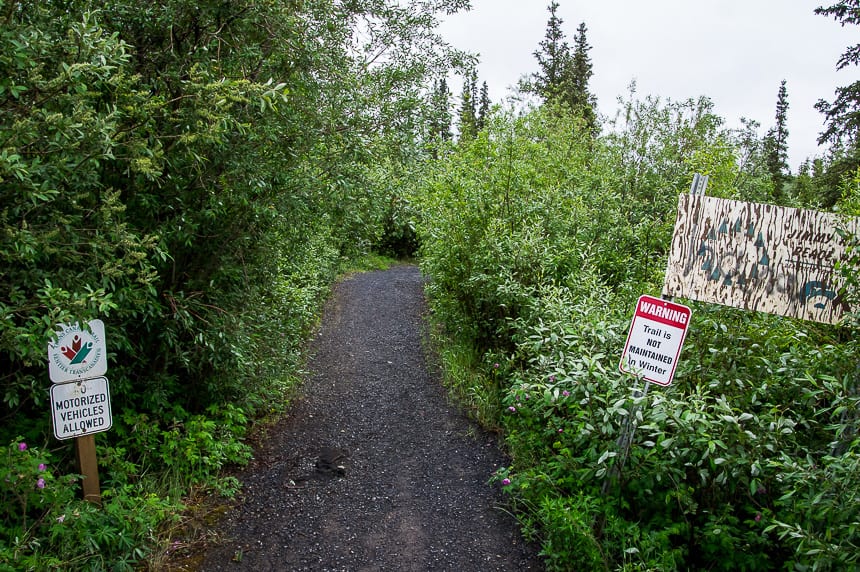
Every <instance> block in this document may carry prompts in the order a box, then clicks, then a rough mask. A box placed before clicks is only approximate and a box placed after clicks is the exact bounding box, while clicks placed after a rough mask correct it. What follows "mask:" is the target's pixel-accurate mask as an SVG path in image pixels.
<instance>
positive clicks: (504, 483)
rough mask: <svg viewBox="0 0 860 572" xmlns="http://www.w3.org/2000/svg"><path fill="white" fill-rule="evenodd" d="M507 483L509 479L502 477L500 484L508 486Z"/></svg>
mask: <svg viewBox="0 0 860 572" xmlns="http://www.w3.org/2000/svg"><path fill="white" fill-rule="evenodd" d="M509 484H511V479H509V478H507V477H505V478H504V479H502V485H503V486H508V485H509Z"/></svg>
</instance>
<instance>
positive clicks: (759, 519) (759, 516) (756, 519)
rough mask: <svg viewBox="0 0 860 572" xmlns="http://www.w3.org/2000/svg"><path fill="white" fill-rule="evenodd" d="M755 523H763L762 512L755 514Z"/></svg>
mask: <svg viewBox="0 0 860 572" xmlns="http://www.w3.org/2000/svg"><path fill="white" fill-rule="evenodd" d="M755 521H756V522H760V521H761V513H760V512H757V513H755Z"/></svg>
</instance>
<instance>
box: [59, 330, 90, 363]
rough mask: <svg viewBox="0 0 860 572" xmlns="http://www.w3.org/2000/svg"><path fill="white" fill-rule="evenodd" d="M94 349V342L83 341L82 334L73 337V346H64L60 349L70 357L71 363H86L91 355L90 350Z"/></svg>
mask: <svg viewBox="0 0 860 572" xmlns="http://www.w3.org/2000/svg"><path fill="white" fill-rule="evenodd" d="M92 350H93V342H87V343H83V342H82V341H81V336H79V335H77V334H75V337H74V338H72V344H71V347H68V348H67V347H66V346H62V347H61V348H60V351H61V352H62V353H63V355H64V356H66V357H67V358H69V365H77V364H79V363H86V361H87V356H88V355H90V352H91V351H92Z"/></svg>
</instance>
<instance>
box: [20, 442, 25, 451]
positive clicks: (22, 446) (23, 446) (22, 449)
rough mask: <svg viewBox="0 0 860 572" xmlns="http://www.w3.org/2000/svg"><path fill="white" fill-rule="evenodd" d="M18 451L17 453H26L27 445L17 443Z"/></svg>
mask: <svg viewBox="0 0 860 572" xmlns="http://www.w3.org/2000/svg"><path fill="white" fill-rule="evenodd" d="M18 450H19V451H26V450H27V443H24V442H21V443H18Z"/></svg>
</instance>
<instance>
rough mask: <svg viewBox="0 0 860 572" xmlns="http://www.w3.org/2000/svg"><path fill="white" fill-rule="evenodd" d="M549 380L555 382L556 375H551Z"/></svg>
mask: <svg viewBox="0 0 860 572" xmlns="http://www.w3.org/2000/svg"><path fill="white" fill-rule="evenodd" d="M549 381H550V382H551V383H555V376H554V375H551V376H549Z"/></svg>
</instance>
